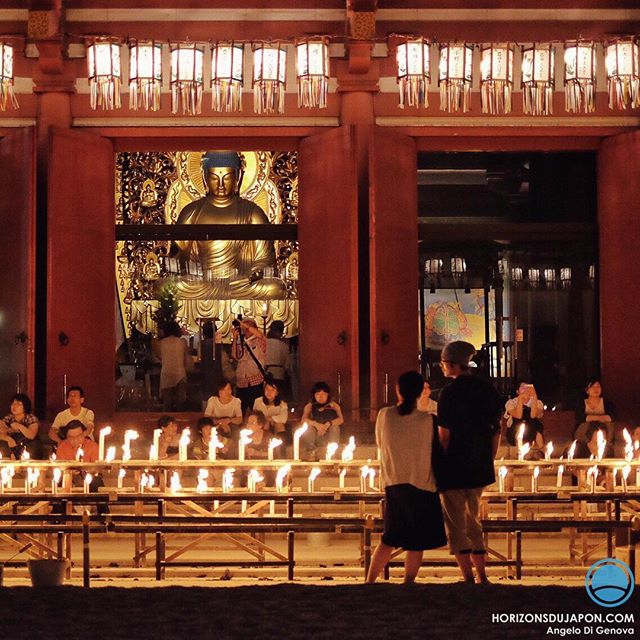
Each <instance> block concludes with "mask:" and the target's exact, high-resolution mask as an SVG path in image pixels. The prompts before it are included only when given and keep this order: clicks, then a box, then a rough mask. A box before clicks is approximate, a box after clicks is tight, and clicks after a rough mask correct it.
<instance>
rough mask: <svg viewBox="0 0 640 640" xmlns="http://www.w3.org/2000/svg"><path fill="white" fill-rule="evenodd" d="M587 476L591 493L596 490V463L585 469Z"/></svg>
mask: <svg viewBox="0 0 640 640" xmlns="http://www.w3.org/2000/svg"><path fill="white" fill-rule="evenodd" d="M587 477H588V478H589V481H590V482H589V484H590V487H591V493H595V492H596V480H597V478H598V466H597V465H595V464H594V465H593V467H590V468H589V470H588V471H587Z"/></svg>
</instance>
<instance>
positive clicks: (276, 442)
mask: <svg viewBox="0 0 640 640" xmlns="http://www.w3.org/2000/svg"><path fill="white" fill-rule="evenodd" d="M281 444H282V440H280V439H279V438H271V440H269V448H268V451H267V458H268V459H269V460H271V461H273V450H274V449H275V448H276V447H279V446H280V445H281Z"/></svg>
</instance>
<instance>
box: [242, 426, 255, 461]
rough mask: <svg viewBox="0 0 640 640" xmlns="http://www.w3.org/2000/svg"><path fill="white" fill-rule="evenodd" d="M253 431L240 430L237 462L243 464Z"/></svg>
mask: <svg viewBox="0 0 640 640" xmlns="http://www.w3.org/2000/svg"><path fill="white" fill-rule="evenodd" d="M252 434H253V431H251V429H242V431H240V441H239V442H238V460H239V461H240V462H244V459H245V449H246V447H247V445H248V444H251V436H252Z"/></svg>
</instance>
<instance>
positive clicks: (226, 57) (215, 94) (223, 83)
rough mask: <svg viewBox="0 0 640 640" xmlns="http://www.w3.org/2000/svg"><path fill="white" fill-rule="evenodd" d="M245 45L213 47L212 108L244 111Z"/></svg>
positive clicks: (229, 44) (219, 45)
mask: <svg viewBox="0 0 640 640" xmlns="http://www.w3.org/2000/svg"><path fill="white" fill-rule="evenodd" d="M243 80H244V44H242V43H240V42H216V43H215V44H213V45H211V108H212V109H213V110H214V111H226V112H230V111H242V84H243Z"/></svg>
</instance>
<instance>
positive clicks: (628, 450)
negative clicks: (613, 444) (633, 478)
mask: <svg viewBox="0 0 640 640" xmlns="http://www.w3.org/2000/svg"><path fill="white" fill-rule="evenodd" d="M622 437H623V438H624V459H625V460H626V461H627V462H631V461H632V460H633V440H632V439H631V436H630V435H629V432H628V431H627V430H626V429H623V430H622Z"/></svg>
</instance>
